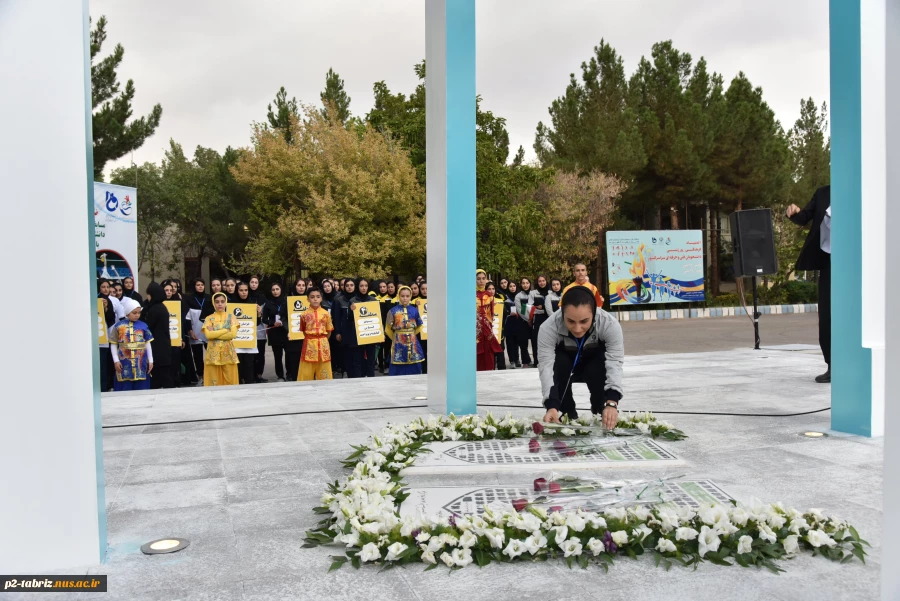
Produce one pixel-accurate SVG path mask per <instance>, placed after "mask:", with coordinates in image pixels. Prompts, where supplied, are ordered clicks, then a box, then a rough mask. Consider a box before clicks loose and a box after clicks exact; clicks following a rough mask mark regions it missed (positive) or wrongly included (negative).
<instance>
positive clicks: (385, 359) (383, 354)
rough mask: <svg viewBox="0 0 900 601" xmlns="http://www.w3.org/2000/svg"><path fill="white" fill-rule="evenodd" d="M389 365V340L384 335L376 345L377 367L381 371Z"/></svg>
mask: <svg viewBox="0 0 900 601" xmlns="http://www.w3.org/2000/svg"><path fill="white" fill-rule="evenodd" d="M390 366H391V341H390V340H388V339H387V338H386V337H385V339H384V342H382V343H381V344H379V345H378V369H379V371H381V372H382V373H384V371H385V370H386V369H388V368H389V367H390Z"/></svg>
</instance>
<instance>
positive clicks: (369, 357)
mask: <svg viewBox="0 0 900 601" xmlns="http://www.w3.org/2000/svg"><path fill="white" fill-rule="evenodd" d="M363 349H364V350H365V352H366V356H365V357H364V358H363V363H362V371H363V376H364V377H366V378H374V377H375V362H376V361H377V359H378V351H379V348H378V345H375V344H368V345H366V346H364V347H363Z"/></svg>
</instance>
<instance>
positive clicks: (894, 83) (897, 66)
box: [881, 0, 900, 601]
mask: <svg viewBox="0 0 900 601" xmlns="http://www.w3.org/2000/svg"><path fill="white" fill-rule="evenodd" d="M885 8H886V13H885V14H886V18H885V20H884V22H885V24H886V27H885V58H886V61H885V62H884V63H882V66H883V67H885V73H886V74H887V77H886V89H885V91H886V103H885V106H889V107H894V110H891V111H888V112H887V114H886V119H885V126H886V141H887V144H886V148H887V150H886V155H885V156H886V164H887V165H890V166H891V167H892V168H891V169H887V170H886V180H887V184H886V198H893V200H892V201H891V202H888V203H886V205H885V209H886V210H885V215H886V219H885V221H884V222H883V224H882V228H885V227H886V224H888V223H900V170H898V169H897V165H900V114H898V112H897V110H896V107H897V106H900V76H898V70H900V3H898V2H896V1H893V0H891V1H889V2H887V3H886V7H885ZM888 259H889V260H888V261H887V262H886V270H885V272H884V281H885V283H886V290H885V296H884V298H883V299H882V300H883V302H885V304H886V303H887V299H892V300H894V299H897V298H900V265H898V263H897V260H898V254H897V252H896V251H894V252H892V253H891V254H890V256H889V257H888ZM884 340H885V365H886V367H887V369H885V372H884V373H885V378H886V382H885V390H888V391H890V392H889V394H888V395H887V396H888V398H887V399H886V402H885V404H884V479H883V485H884V500H883V503H882V505H883V507H884V535H883V536H882V538H881V540H882V541H883V543H882V545H881V553H882V555H881V598H882V600H883V601H894V600H895V599H900V570H898V569H897V566H900V547H898V546H897V545H895V544H893V543H894V541H897V540H900V511H898V508H900V395H898V394H897V391H898V390H900V312H897V311H896V310H892V311H886V312H885V329H884Z"/></svg>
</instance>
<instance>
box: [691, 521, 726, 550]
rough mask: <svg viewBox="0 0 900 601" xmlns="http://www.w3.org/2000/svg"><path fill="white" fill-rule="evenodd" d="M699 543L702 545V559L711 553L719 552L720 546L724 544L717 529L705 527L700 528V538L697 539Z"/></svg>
mask: <svg viewBox="0 0 900 601" xmlns="http://www.w3.org/2000/svg"><path fill="white" fill-rule="evenodd" d="M697 541H698V542H699V543H700V557H703V556H704V555H706V554H707V553H708V552H710V551H712V552H713V553H715V552H716V551H718V550H719V545H720V544H721V543H722V541H720V540H719V535H718V534H716V531H715V529H712V528H710V527H709V526H705V525H704V526H701V527H700V536H699V537H698V538H697Z"/></svg>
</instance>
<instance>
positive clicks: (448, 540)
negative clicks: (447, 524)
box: [441, 533, 459, 547]
mask: <svg viewBox="0 0 900 601" xmlns="http://www.w3.org/2000/svg"><path fill="white" fill-rule="evenodd" d="M441 542H442V543H443V544H444V545H446V546H448V547H455V546H456V545H457V544H458V543H459V539H458V538H456V537H455V536H453V535H452V534H447V533H444V534H442V535H441Z"/></svg>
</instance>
